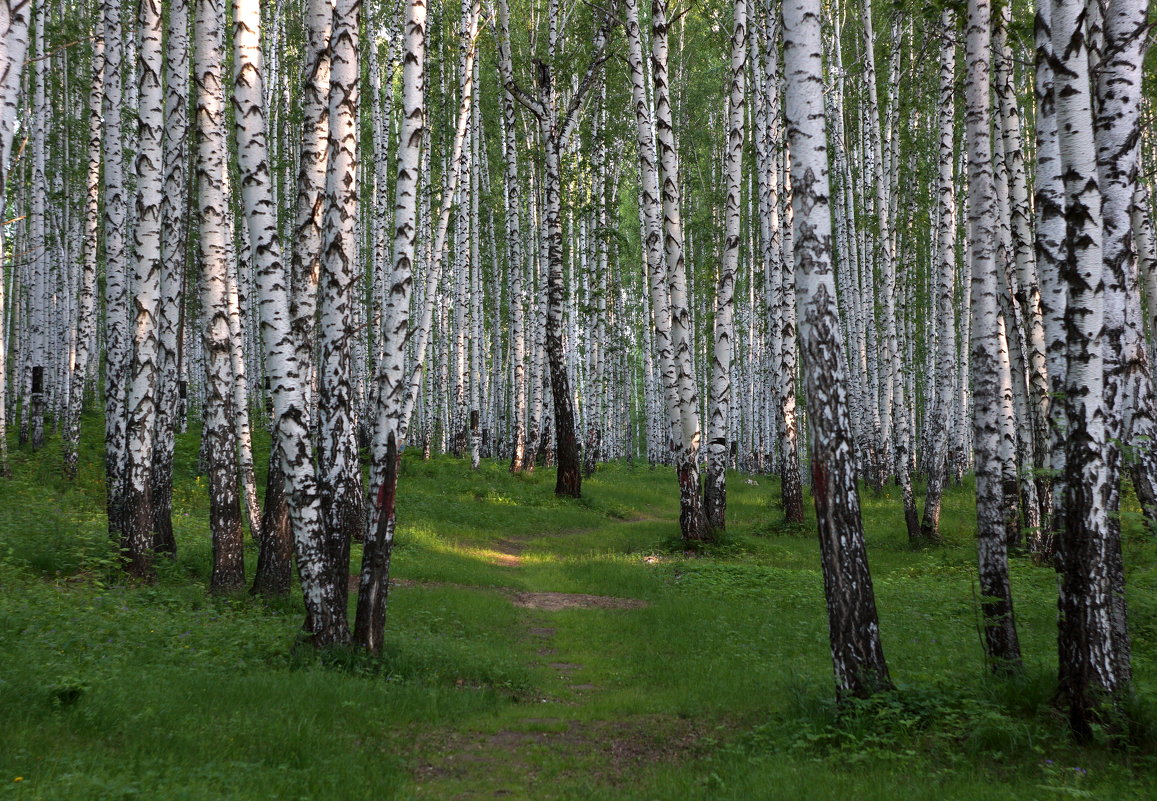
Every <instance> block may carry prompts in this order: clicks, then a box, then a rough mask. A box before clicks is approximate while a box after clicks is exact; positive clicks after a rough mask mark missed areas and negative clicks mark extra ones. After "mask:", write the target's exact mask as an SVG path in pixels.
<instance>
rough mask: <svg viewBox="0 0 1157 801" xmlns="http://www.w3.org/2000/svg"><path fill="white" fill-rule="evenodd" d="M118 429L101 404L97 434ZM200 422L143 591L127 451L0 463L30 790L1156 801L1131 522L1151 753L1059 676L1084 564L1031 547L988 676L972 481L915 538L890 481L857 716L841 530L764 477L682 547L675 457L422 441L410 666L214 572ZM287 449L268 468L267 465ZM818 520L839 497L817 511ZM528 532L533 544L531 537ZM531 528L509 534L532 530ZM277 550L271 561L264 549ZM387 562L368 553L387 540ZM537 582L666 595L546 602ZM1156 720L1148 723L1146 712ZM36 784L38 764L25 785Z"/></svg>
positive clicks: (4, 652)
mask: <svg viewBox="0 0 1157 801" xmlns="http://www.w3.org/2000/svg"><path fill="white" fill-rule="evenodd" d="M99 424H100V423H99V420H96V419H91V420H86V425H87V429H88V430H89V431H93V430H95V429H97V428H98V427H99ZM196 448H197V443H196V432H195V431H194V432H190V433H189V434H186V435H185V436H183V437H182V439H181V442H180V445H179V449H178V458H177V465H176V487H175V496H176V512H177V513H176V521H175V522H176V530H177V537H178V543H179V549H180V554H179V557H178V559H177V560H176V562H175V563H171V564H169V563H167V564H165V565H163V566H162V570H161V575H160V578H159V581H158V582H157V584H156V585H154V586H149V587H141V586H131V585H127V584H125V583H123V582H122V581H121V579H120V576H119V573H118V572H117V569H116V563H115V558H114V557H115V553H114V552H113V551H112V549H111V548H110V546H109V544H108V542H107V540H106V537H105V524H104V518H103V502H104V501H103V497H104V496H103V461H102V458H103V457H102V455H101V453H100V451H99V447H98V443H96V442H95V441H94V440H92V439H86V441H85V443H84V450H83V453H82V461H81V471H80V475H79V476H78V478H77V480H76V482H75V483H73V484H70V483H68V482H65V481H63V480H62V479H61V478H59V467H58V466H59V453H58V450H57V449H56V447H55V446H52V445H50V446H49V447H48V448H46V449H45V450H44V451H42V452H40V453H38V454H32V453H30V452H27V451H19V450H17V451H14V452H13V472H14V475H13V477H12V478H11V479H9V480H5V481H0V796H5V797H12V798H26V799H65V798H67V799H314V798H318V799H320V798H333V799H342V800H343V801H344V800H345V799H362V798H365V799H371V798H372V799H420V798H432V799H441V798H446V799H450V798H492V797H505V798H514V799H546V798H558V799H576V800H577V799H583V801H591V800H592V799H593V800H598V799H607V800H608V801H610V800H611V799H613V800H614V801H632V800H637V801H650V800H653V799H673V800H674V799H680V800H682V799H712V801H717V800H718V799H736V801H738V800H739V799H764V798H767V799H772V798H774V799H789V798H806V799H826V798H841V799H842V798H846V797H850V796H855V797H857V798H862V799H875V798H880V799H884V798H887V799H889V801H891V799H895V798H897V797H904V798H911V799H1006V798H1007V799H1014V798H1015V799H1018V801H1019V800H1022V799H1067V798H1075V797H1076V798H1079V797H1087V798H1097V799H1116V798H1120V799H1133V798H1136V799H1147V798H1152V797H1154V795H1155V794H1157V778H1155V771H1157V757H1155V748H1154V743H1155V741H1157V732H1155V731H1154V728H1155V724H1154V721H1155V720H1157V714H1155V713H1154V707H1155V706H1157V671H1155V669H1154V666H1155V663H1157V592H1155V590H1157V545H1155V544H1154V542H1153V541H1152V539H1151V538H1149V537H1148V536H1147V535H1145V534H1143V533H1142V532H1141V530H1140V526H1139V522H1138V519H1137V515H1136V508H1135V503H1133V502H1132V500H1130V501H1129V504H1130V505H1129V506H1128V508H1127V511H1126V513H1125V514H1123V523H1124V526H1125V531H1126V536H1125V543H1126V558H1127V561H1128V570H1129V590H1130V598H1129V600H1130V603H1131V607H1130V612H1131V623H1132V627H1133V633H1134V666H1135V671H1136V685H1137V700H1136V705H1135V706H1136V709H1135V710H1134V718H1135V719H1136V722H1137V726H1138V732H1137V737H1136V745H1135V746H1132V747H1131V748H1128V749H1125V750H1121V749H1112V748H1109V747H1108V746H1107V745H1106V744H1104V743H1097V744H1094V745H1092V746H1089V747H1078V746H1076V745H1074V744H1073V743H1072V742H1071V740H1070V739H1069V737H1068V736H1067V734H1066V731H1065V726H1064V722H1063V719H1062V717H1061V716H1059V715H1058V713H1057V712H1056V711H1055V710H1053V708H1052V706H1051V697H1052V691H1053V683H1054V676H1055V655H1054V652H1055V636H1056V635H1055V628H1056V626H1055V614H1056V611H1055V610H1056V600H1055V592H1056V579H1055V575H1054V574H1053V573H1052V571H1051V569H1049V568H1044V567H1037V566H1034V565H1032V564H1031V563H1030V562H1028V561H1027V560H1025V559H1020V558H1017V559H1015V560H1014V562H1013V570H1012V579H1013V585H1014V596H1015V602H1016V612H1017V617H1018V622H1019V627H1020V636H1021V642H1022V646H1023V649H1024V653H1025V657H1026V663H1027V671H1026V674H1025V675H1024V676H1023V677H1019V678H1017V679H1013V680H997V679H994V678H991V677H989V676H988V675H987V673H986V671H985V668H984V664H983V660H982V656H981V649H980V646H979V641H978V635H977V630H976V615H977V612H976V602H975V587H974V585H975V581H974V578H973V576H974V572H975V570H974V559H975V549H974V546H973V544H972V495H971V488H970V487H969V486H965V487H961V488H956V489H953V490H951V491H950V492H949V493H948V494H947V495H946V497H945V509H944V533H945V543H944V544H943V545H942V546H939V547H935V548H927V549H923V550H912V549H910V548H909V547H908V544H907V542H906V538H905V535H904V530H903V518H902V512H901V509H900V504H899V497H898V493H897V492H896V491H895V490H894V489H893V488H889V489H888V490H887V491H886V492H885V494H884V495H882V496H879V497H877V496H873V495H872V494H871V493H865V495H864V519H865V526H866V528H867V532H868V540H869V553H870V559H871V564H872V571H873V577H874V581H875V586H876V591H877V597H878V602H879V607H880V619H881V627H882V636H883V639H884V649H885V653H886V655H887V657H888V661H889V665H890V668H891V670H892V675H893V678H894V680H895V681H896V683H897V685H898V687H899V690H898V691H897V692H896V693H895V694H890V695H887V696H883V697H880V698H877V699H874V700H872V701H870V702H866V703H860V704H855V705H852V706H851V707H850V708H847V709H843V710H837V709H836V708H835V705H834V703H833V699H832V695H833V680H832V676H831V664H830V661H829V654H828V645H827V633H826V613H825V611H824V602H823V586H822V578H821V575H820V572H819V563H818V547H817V544H816V542H815V538H814V534H813V533H812V532H813V531H814V528H813V525H814V523H813V521H812V520H811V519H810V518H809V522H808V525H807V526H806V527H805V528H804V529H802V530H799V531H794V532H793V531H789V530H785V529H782V528H781V527H780V526H779V525H778V521H779V517H780V514H779V512H778V510H777V508H776V504H775V497H776V494H777V487H776V486H775V483H774V481H770V480H767V479H765V478H763V477H756V478H755V480H756V481H757V482H758V485H757V486H751V485H749V484H747V483H745V481H744V479H745V478H747V477H743V476H738V475H735V476H733V477H732V479H731V481H730V483H729V487H730V496H729V520H730V524H729V530H728V534H727V536H726V538H725V539H724V541H723V542H722V543H720V544H718V545H714V546H711V547H709V548H707V549H705V552H704V553H703V554H702V555H700V556H691V555H687V554H685V553H683V552H682V550H681V549H680V548H679V547H678V545H677V528H678V527H677V511H678V510H677V492H676V487H675V481H674V478H673V475H672V474H671V472H670V471H669V470H665V469H650V468H648V467H647V466H646V465H641V464H636V465H633V466H632V465H626V464H615V465H608V466H604V467H603V468H601V469H600V470H599V471H598V472H597V473H596V474H595V475H594V476H593V477H592V478H590V479H589V480H587V481H586V482H585V483H584V496H585V497H584V498H583V499H582V500H581V501H577V502H576V501H564V500H559V499H556V498H555V497H554V496H553V486H554V476H553V473H552V471H550V470H539V471H538V472H536V473H535V474H533V475H529V476H511V475H510V474H509V473H508V472H507V471H506V469H505V465H504V464H501V463H498V462H487V463H484V464H483V466H482V468H481V469H480V470H479V471H477V472H475V471H471V470H470V469H469V467H468V466H467V465H465V464H464V463H462V462H460V461H456V460H453V459H449V458H436V459H433V460H431V461H429V462H423V461H421V460H420V459H418V458H416V457H417V454H416V453H407V454H406V456H405V459H404V462H403V470H402V477H401V482H402V483H401V489H400V494H399V513H398V518H399V532H398V544H397V547H396V550H395V556H394V562H393V564H394V576H395V577H396V578H398V579H402V580H404V581H403V582H402V584H401V585H400V586H398V587H396V588H395V589H393V590H392V592H391V601H390V607H389V624H388V633H387V641H386V648H385V656H384V657H383V658H382V659H381V660H377V661H375V660H371V659H368V658H366V657H365V656H364V655H363V654H360V653H357V652H352V651H351V652H344V653H332V654H325V655H319V654H317V653H315V652H313V651H312V650H311V649H309V648H306V647H302V646H301V645H298V644H297V634H298V630H299V628H300V625H301V620H302V611H301V606H300V600H299V599H298V598H296V597H293V598H290V599H288V600H285V601H274V602H263V601H260V600H255V599H252V598H250V597H248V596H243V597H236V598H215V597H210V596H208V595H207V593H206V583H207V576H208V570H209V544H208V533H207V523H206V517H207V504H206V500H205V486H204V478H203V477H198V476H197V475H196ZM259 462H260V459H259ZM809 513H810V509H809ZM512 542H514V543H520V544H521V545H520V547H521V548H522V550H521V553H520V554H519V558H520V564H517V565H512V564H510V561H511V560H510V559H505V560H504V559H502V558H501V557H502V556H503V554H502V552H501V551H502V550H503V549H505V550H510V548H509V544H510V543H512ZM503 543H505V545H504V544H503ZM249 556H250V558H249V563H250V564H249V566H250V568H251V569H252V566H253V563H254V562H255V554H250V555H249ZM356 557H357V555H356V554H355V558H356ZM519 591H532V592H567V593H586V594H593V595H608V596H618V597H623V598H632V599H638V600H641V601H645V602H647V606H645V607H644V608H638V609H602V608H581V609H564V610H562V611H545V610H540V609H526V608H521V607H519V606H516V605H514V604H513V603H512V598H513V597H514V596H513V594H514V593H515V592H519ZM1146 726H1148V729H1147V730H1146V729H1145V727H1146ZM17 779H19V781H18V780H17Z"/></svg>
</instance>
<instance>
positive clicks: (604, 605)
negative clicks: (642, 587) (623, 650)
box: [514, 592, 650, 612]
mask: <svg viewBox="0 0 1157 801" xmlns="http://www.w3.org/2000/svg"><path fill="white" fill-rule="evenodd" d="M514 605H515V606H517V607H521V608H522V609H538V610H540V611H543V612H558V611H560V610H562V609H642V608H643V607H645V606H649V605H650V604H648V603H647V602H646V601H640V600H639V599H638V598H614V597H612V596H610V595H583V594H582V593H573V592H516V593H515V594H514Z"/></svg>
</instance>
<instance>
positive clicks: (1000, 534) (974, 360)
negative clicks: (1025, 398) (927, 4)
mask: <svg viewBox="0 0 1157 801" xmlns="http://www.w3.org/2000/svg"><path fill="white" fill-rule="evenodd" d="M991 21H992V7H991V5H989V3H988V0H969V3H968V20H967V24H966V30H965V33H966V44H965V69H966V75H965V109H966V110H965V115H964V121H965V127H966V139H967V142H968V253H969V259H970V272H971V296H972V301H971V308H972V326H971V341H970V343H969V350H970V353H969V363H970V368H971V378H972V395H973V399H974V402H973V407H972V409H973V411H972V430H973V448H974V451H975V458H976V537H977V558H978V560H979V567H980V595H981V608H982V610H983V615H984V643H985V651H986V653H987V655H988V659H989V662H990V665H991V667H992V668H993V669H994V670H997V671H1015V670H1019V668H1020V644H1019V642H1018V640H1017V634H1016V622H1015V619H1014V618H1013V608H1012V590H1011V588H1010V586H1009V580H1008V551H1007V548H1008V546H1007V541H1006V538H1005V525H1004V516H1003V511H1002V508H1003V490H1002V482H1001V463H1000V455H999V439H1000V436H1001V432H1000V425H999V420H998V414H999V403H1000V393H1001V376H1000V372H1001V365H1000V359H1001V354H1000V352H999V342H998V336H999V332H998V321H997V314H998V312H997V273H996V270H997V266H996V253H995V248H994V246H995V240H996V231H995V224H996V186H995V182H994V180H993V175H992V138H991V134H990V132H989V121H990V115H989V108H990V103H989V85H990V84H989V63H990V58H991Z"/></svg>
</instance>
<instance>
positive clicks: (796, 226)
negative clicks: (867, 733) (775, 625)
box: [783, 0, 891, 698]
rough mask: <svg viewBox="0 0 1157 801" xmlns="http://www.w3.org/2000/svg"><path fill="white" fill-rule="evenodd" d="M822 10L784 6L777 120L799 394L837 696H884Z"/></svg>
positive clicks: (812, 0)
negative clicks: (837, 250) (836, 239)
mask: <svg viewBox="0 0 1157 801" xmlns="http://www.w3.org/2000/svg"><path fill="white" fill-rule="evenodd" d="M820 21H821V10H820V4H819V3H818V2H816V0H786V2H785V3H784V4H783V42H784V50H783V53H784V74H785V76H786V78H787V83H786V87H785V93H784V99H785V118H786V121H787V135H788V145H789V147H790V148H791V153H792V160H791V180H792V190H793V191H792V211H793V214H794V216H793V220H792V239H793V242H794V252H795V276H796V305H797V307H798V308H799V333H800V349H801V352H802V355H803V360H802V361H803V365H804V385H805V387H806V388H807V391H806V398H807V407H808V410H809V412H810V419H811V423H812V437H811V458H812V493H813V496H814V498H815V507H816V517H817V518H818V523H819V539H820V554H821V559H822V565H823V573H824V594H825V596H826V598H827V608H828V625H829V633H830V638H831V652H832V664H833V667H834V669H835V676H836V690H837V694H838V695H839V696H840V697H845V696H855V697H861V698H862V697H866V696H869V695H871V694H873V693H875V692H877V691H879V690H884V689H888V688H890V687H891V680H890V678H889V676H888V667H887V664H886V663H885V661H884V651H883V647H882V646H881V644H880V627H879V622H878V619H877V616H876V602H875V595H874V592H873V589H872V577H871V574H870V573H869V571H868V557H867V551H866V549H865V547H864V528H863V522H862V520H861V517H860V496H859V490H858V489H857V487H856V466H855V461H854V458H853V434H852V428H851V423H850V421H849V419H848V392H847V375H846V368H845V362H844V356H843V343H842V341H841V334H840V320H839V312H838V308H837V305H836V285H835V275H834V272H833V268H832V222H831V204H830V195H829V183H828V155H827V131H826V125H825V116H824V107H823V64H822V57H821V49H822V40H821V36H820Z"/></svg>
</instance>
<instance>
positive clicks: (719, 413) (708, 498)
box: [703, 0, 747, 529]
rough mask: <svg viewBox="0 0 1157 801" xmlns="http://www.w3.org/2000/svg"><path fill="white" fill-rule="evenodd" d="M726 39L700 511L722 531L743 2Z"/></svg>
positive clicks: (737, 5)
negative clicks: (719, 251) (719, 248)
mask: <svg viewBox="0 0 1157 801" xmlns="http://www.w3.org/2000/svg"><path fill="white" fill-rule="evenodd" d="M733 14H734V27H733V28H732V33H731V82H730V87H729V92H728V97H727V110H728V120H727V147H726V153H725V155H724V159H725V162H724V167H723V169H724V174H725V182H726V191H727V196H726V199H725V200H724V230H723V240H724V241H723V257H722V259H721V262H720V265H719V283H718V287H717V289H716V293H715V302H716V310H715V332H714V333H715V343H714V344H715V347H714V354H713V357H714V358H713V363H712V371H711V432H710V435H709V437H708V452H707V488H706V491H705V492H704V503H703V506H704V510H705V514H706V516H707V523H708V525H710V526H712V527H713V528H715V529H723V527H724V525H725V523H726V510H727V457H728V438H729V435H730V434H731V433H732V432H731V426H730V422H731V420H730V417H731V359H732V350H733V343H732V340H733V338H734V335H735V323H734V294H735V271H736V267H737V266H738V264H739V241H740V240H739V236H740V230H739V222H740V221H739V206H740V203H741V202H742V201H741V186H740V180H741V175H740V173H741V168H742V163H743V139H744V131H743V112H744V97H743V92H744V85H743V84H744V70H745V69H746V58H747V0H735V4H734V11H733Z"/></svg>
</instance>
